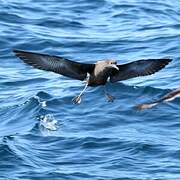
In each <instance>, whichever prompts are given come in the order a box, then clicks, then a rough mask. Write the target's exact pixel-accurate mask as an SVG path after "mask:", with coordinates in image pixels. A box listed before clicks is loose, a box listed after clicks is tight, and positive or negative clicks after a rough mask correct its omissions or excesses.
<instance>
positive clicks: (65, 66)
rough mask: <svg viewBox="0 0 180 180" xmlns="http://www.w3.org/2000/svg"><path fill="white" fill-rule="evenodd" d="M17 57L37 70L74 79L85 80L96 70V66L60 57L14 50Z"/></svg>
mask: <svg viewBox="0 0 180 180" xmlns="http://www.w3.org/2000/svg"><path fill="white" fill-rule="evenodd" d="M14 53H15V54H16V56H17V57H19V58H20V59H21V60H23V62H24V63H26V64H28V65H31V66H33V67H35V68H37V69H41V70H45V71H52V72H55V73H58V74H61V75H64V76H67V77H70V78H73V79H78V80H84V79H85V78H86V76H87V73H91V72H92V71H93V69H94V66H95V65H94V64H84V63H79V62H75V61H71V60H68V59H65V58H63V57H59V56H51V55H47V54H39V53H33V52H26V51H21V50H14Z"/></svg>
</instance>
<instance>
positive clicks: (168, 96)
mask: <svg viewBox="0 0 180 180" xmlns="http://www.w3.org/2000/svg"><path fill="white" fill-rule="evenodd" d="M177 97H180V88H177V89H175V90H173V91H171V92H169V93H168V94H166V95H164V96H163V97H161V98H160V99H158V100H156V101H153V102H150V103H143V104H139V105H137V106H136V108H137V109H138V110H144V109H150V108H152V107H154V106H157V105H158V104H159V103H162V102H168V101H172V100H174V99H175V98H177Z"/></svg>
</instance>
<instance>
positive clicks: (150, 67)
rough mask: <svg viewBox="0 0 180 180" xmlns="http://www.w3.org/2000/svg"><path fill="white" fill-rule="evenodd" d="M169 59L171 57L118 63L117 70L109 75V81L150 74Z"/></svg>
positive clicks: (167, 62) (160, 67)
mask: <svg viewBox="0 0 180 180" xmlns="http://www.w3.org/2000/svg"><path fill="white" fill-rule="evenodd" d="M171 61H172V60H171V59H149V60H139V61H134V62H130V63H127V64H122V65H118V68H119V71H118V72H117V73H116V74H113V76H111V78H110V81H111V82H116V81H122V80H126V79H130V78H134V77H138V76H146V75H151V74H154V73H155V72H157V71H159V70H161V69H162V68H164V67H165V66H166V65H167V64H169V62H171Z"/></svg>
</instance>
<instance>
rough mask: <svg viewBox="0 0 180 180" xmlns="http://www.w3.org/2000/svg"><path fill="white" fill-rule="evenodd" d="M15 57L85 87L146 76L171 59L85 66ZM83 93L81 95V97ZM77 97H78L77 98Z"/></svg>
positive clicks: (58, 59) (29, 55) (31, 56)
mask: <svg viewBox="0 0 180 180" xmlns="http://www.w3.org/2000/svg"><path fill="white" fill-rule="evenodd" d="M14 52H15V54H16V56H17V57H19V58H20V59H21V60H23V61H24V62H25V63H26V64H29V65H31V66H33V67H35V68H37V69H42V70H46V71H52V72H55V73H58V74H61V75H64V76H67V77H69V78H73V79H77V80H86V83H87V84H86V86H99V85H105V84H106V82H107V80H108V78H110V81H111V82H113V83H114V82H117V81H121V80H126V79H129V78H134V77H138V76H146V75H151V74H154V73H155V72H157V71H159V70H161V69H162V68H164V67H165V66H166V65H167V64H168V63H169V62H170V61H171V59H167V58H166V59H149V60H138V61H134V62H130V63H127V64H122V65H117V62H116V61H114V60H102V61H97V62H96V63H95V64H85V63H79V62H75V61H71V60H68V59H65V58H63V57H59V56H51V55H47V54H39V53H33V52H26V51H21V50H14ZM82 94H83V93H81V95H82ZM78 97H79V96H78Z"/></svg>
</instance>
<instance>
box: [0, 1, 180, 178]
mask: <svg viewBox="0 0 180 180" xmlns="http://www.w3.org/2000/svg"><path fill="white" fill-rule="evenodd" d="M0 32H1V33H0V102H1V107H0V179H2V180H22V179H23V180H46V179H47V180H49V179H53V180H61V179H62V180H63V179H65V180H67V179H68V180H71V179H72V180H79V179H92V180H179V179H180V98H176V99H175V100H173V101H171V102H167V103H162V104H160V105H159V106H156V107H154V108H152V109H148V110H145V111H137V110H136V109H135V108H134V106H135V105H137V104H139V103H143V102H148V101H152V100H155V99H158V98H159V97H161V96H163V95H164V94H166V93H168V92H169V91H170V90H171V89H175V88H177V87H180V78H179V73H180V1H171V0H158V1H156V0H146V1H145V0H129V1H128V0H127V1H126V0H76V1H75V0H69V1H67V0H60V1H58V0H47V1H42V0H39V1H35V0H26V1H22V0H0ZM15 48H16V49H23V50H28V51H35V52H40V53H49V54H55V55H60V56H64V57H66V58H69V59H72V60H76V61H80V62H85V63H89V62H94V61H97V60H99V59H105V58H114V59H116V60H118V62H119V63H126V62H129V61H134V60H138V59H148V58H162V57H170V58H173V61H172V62H171V63H170V64H169V65H168V66H166V68H164V69H163V70H162V71H160V72H158V73H156V74H154V75H151V76H147V77H142V78H134V79H130V80H127V81H122V82H118V83H115V84H111V83H109V84H107V87H108V91H109V93H111V94H112V95H114V96H115V97H116V99H115V101H114V102H113V103H109V102H107V101H106V98H105V96H104V94H103V88H102V87H95V88H91V87H90V88H88V89H87V91H86V93H85V95H84V96H83V98H82V103H81V104H80V105H75V104H73V103H72V102H71V100H72V98H73V97H74V96H76V95H77V94H78V93H79V92H80V91H81V90H82V89H83V87H84V84H83V83H82V82H80V81H76V80H72V79H68V78H66V77H63V76H60V75H57V74H54V73H51V72H45V71H41V70H37V69H33V68H31V67H30V66H27V65H25V64H23V63H22V62H21V61H20V60H19V59H18V58H16V57H15V55H14V54H13V52H12V50H13V49H15Z"/></svg>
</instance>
